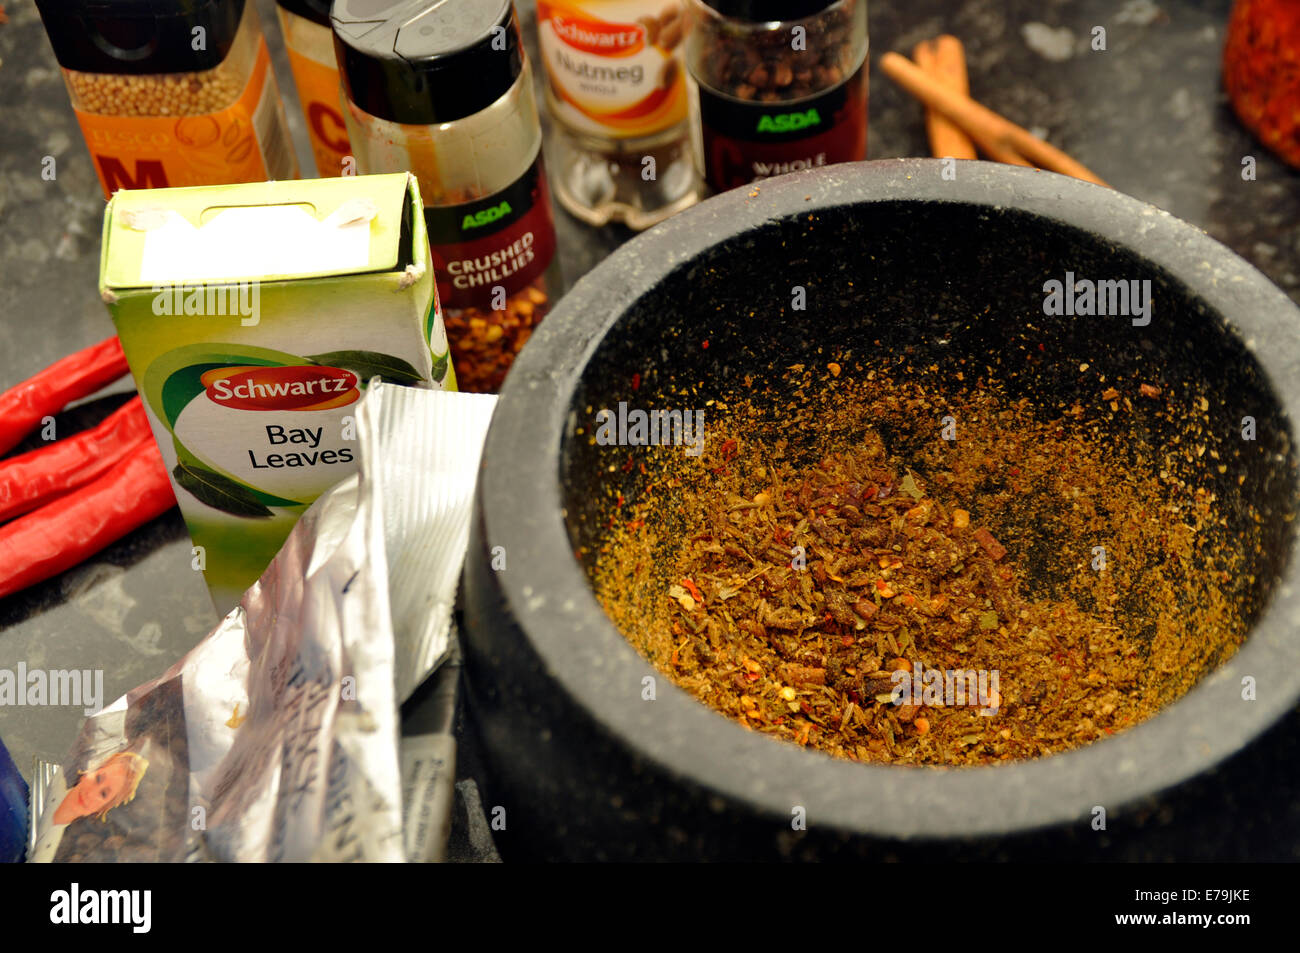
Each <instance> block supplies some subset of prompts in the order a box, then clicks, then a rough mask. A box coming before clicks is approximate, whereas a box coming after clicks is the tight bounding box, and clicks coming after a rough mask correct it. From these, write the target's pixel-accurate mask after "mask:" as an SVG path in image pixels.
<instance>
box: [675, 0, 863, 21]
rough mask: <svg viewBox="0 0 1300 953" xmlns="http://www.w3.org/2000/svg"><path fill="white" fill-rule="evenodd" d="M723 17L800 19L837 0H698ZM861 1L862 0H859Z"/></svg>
mask: <svg viewBox="0 0 1300 953" xmlns="http://www.w3.org/2000/svg"><path fill="white" fill-rule="evenodd" d="M700 2H701V3H703V4H704V5H705V6H707V7H711V8H712V9H714V10H717V11H718V12H719V13H721V14H722V15H723V16H724V17H732V18H733V19H736V20H747V21H749V22H750V23H771V22H774V21H778V20H802V19H804V18H805V17H813V16H816V15H817V14H819V13H821V12H822V11H823V10H825V9H826V8H827V7H832V6H834V5H835V3H836V2H837V0H700ZM859 2H862V0H859Z"/></svg>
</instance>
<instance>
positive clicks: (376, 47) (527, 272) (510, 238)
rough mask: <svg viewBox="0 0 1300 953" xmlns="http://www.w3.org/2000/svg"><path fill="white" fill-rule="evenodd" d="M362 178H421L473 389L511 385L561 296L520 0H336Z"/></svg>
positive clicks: (437, 262) (460, 353)
mask: <svg viewBox="0 0 1300 953" xmlns="http://www.w3.org/2000/svg"><path fill="white" fill-rule="evenodd" d="M331 19H332V21H333V26H334V42H335V50H336V54H337V57H338V62H339V72H340V76H341V78H342V82H343V89H344V93H345V96H344V101H343V108H344V121H345V122H346V123H347V128H348V137H349V139H350V140H351V144H352V149H353V152H354V153H355V156H356V160H357V171H358V172H361V173H370V172H396V171H405V170H408V169H409V170H410V171H411V172H413V173H415V176H416V178H417V179H418V180H419V182H420V194H421V197H422V199H423V201H424V205H425V208H424V218H425V225H426V227H427V228H428V232H429V246H430V254H431V257H432V259H433V265H434V269H435V272H436V275H437V285H438V295H439V298H440V300H441V304H442V309H443V320H444V324H445V326H446V329H447V337H448V339H449V340H450V343H451V352H452V363H453V366H454V367H455V370H456V380H457V383H458V385H459V386H460V389H461V390H467V391H478V392H490V391H495V390H497V389H499V388H500V386H501V382H502V381H503V380H504V379H505V376H506V372H507V371H508V370H509V369H510V365H511V364H512V363H513V362H514V359H515V355H517V354H518V353H519V351H520V349H522V348H523V346H524V344H526V343H527V341H528V338H529V337H530V336H531V335H532V332H533V328H534V327H535V326H536V325H537V323H538V322H539V321H541V319H542V318H543V317H544V316H545V314H546V312H547V310H548V308H549V305H550V299H551V294H552V293H553V292H554V291H557V290H558V277H559V276H558V260H557V259H556V256H555V223H554V220H553V219H552V217H551V207H550V199H549V195H548V190H547V185H546V174H545V170H544V169H543V165H542V130H541V124H540V122H539V121H538V116H537V103H536V100H535V98H534V95H533V80H532V71H531V70H530V68H529V64H528V61H527V59H526V58H525V56H524V48H523V42H522V39H521V37H520V33H519V24H518V21H517V19H516V17H515V12H514V7H513V6H512V4H511V3H510V0H388V2H385V0H335V2H334V5H333V8H332V10H331Z"/></svg>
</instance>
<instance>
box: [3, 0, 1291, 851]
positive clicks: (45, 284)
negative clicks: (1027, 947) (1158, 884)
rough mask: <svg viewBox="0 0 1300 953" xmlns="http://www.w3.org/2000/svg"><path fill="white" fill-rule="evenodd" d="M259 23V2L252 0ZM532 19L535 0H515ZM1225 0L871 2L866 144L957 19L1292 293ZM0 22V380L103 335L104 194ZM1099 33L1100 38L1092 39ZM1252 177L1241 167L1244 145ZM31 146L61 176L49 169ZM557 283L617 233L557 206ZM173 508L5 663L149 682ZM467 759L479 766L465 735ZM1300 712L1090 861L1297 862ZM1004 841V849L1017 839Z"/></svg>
mask: <svg viewBox="0 0 1300 953" xmlns="http://www.w3.org/2000/svg"><path fill="white" fill-rule="evenodd" d="M258 6H259V8H260V9H261V10H262V12H263V21H264V24H271V23H272V22H273V19H274V18H273V14H272V13H271V3H270V2H269V0H258ZM519 6H520V11H521V13H522V14H523V17H524V22H525V32H526V34H527V35H529V36H530V38H531V36H532V33H533V16H532V12H531V7H532V4H531V3H530V2H528V0H523V2H522V3H520V4H519ZM1229 7H1230V0H1158V2H1153V0H911V2H909V3H906V4H893V3H886V2H879V0H877V2H873V3H872V4H871V9H870V28H871V46H872V63H873V69H872V74H871V106H870V146H869V149H870V156H871V157H872V158H881V157H888V156H906V155H925V154H927V152H928V150H927V145H926V140H925V137H924V128H923V124H922V111H921V108H920V106H918V104H917V103H916V102H915V101H913V100H912V99H911V98H910V97H909V96H907V95H906V94H905V93H903V92H901V91H900V90H899V89H898V88H897V87H896V86H894V85H893V84H892V83H891V82H890V81H889V80H887V79H886V78H884V77H883V76H882V75H881V74H880V73H879V71H878V70H877V69H875V68H874V64H875V61H876V59H877V58H878V56H879V54H880V53H882V52H884V51H886V50H891V49H893V50H899V51H901V52H910V50H911V48H912V46H913V45H914V44H915V43H916V42H917V41H919V40H921V39H924V38H926V37H929V36H932V35H934V34H936V33H939V32H945V31H946V32H951V33H955V34H957V35H958V36H960V37H961V38H962V39H963V40H964V41H965V43H966V46H967V54H968V57H969V69H970V76H971V87H972V93H973V95H975V96H976V97H977V98H978V99H980V100H981V101H982V102H984V103H985V104H987V105H988V106H990V107H992V108H993V109H995V110H997V111H999V112H1001V113H1003V114H1004V115H1006V116H1007V117H1009V118H1011V119H1012V120H1013V121H1015V122H1018V123H1020V124H1021V125H1023V126H1026V127H1027V128H1029V129H1031V130H1033V131H1035V132H1036V133H1038V134H1039V135H1043V136H1045V137H1046V138H1048V139H1049V140H1050V141H1051V142H1053V143H1054V144H1056V145H1058V146H1060V147H1062V148H1063V149H1065V150H1066V151H1068V152H1069V153H1071V154H1072V155H1073V156H1074V157H1076V158H1077V159H1079V160H1080V161H1081V162H1083V163H1084V164H1085V165H1087V166H1089V167H1090V168H1092V169H1093V170H1094V171H1096V172H1097V173H1098V174H1099V175H1101V176H1102V177H1103V178H1105V179H1106V180H1107V181H1109V182H1110V183H1111V184H1112V185H1113V186H1114V187H1116V188H1118V189H1120V190H1122V191H1125V192H1128V193H1131V194H1133V195H1135V196H1137V197H1139V198H1142V199H1145V200H1147V201H1149V202H1152V203H1154V204H1156V205H1158V206H1160V207H1162V208H1164V209H1167V210H1168V211H1170V212H1172V213H1173V214H1175V215H1177V216H1179V217H1181V218H1184V219H1186V220H1187V221H1190V222H1192V223H1194V224H1196V225H1198V226H1200V227H1201V228H1203V229H1205V230H1206V231H1207V232H1208V233H1209V234H1210V235H1212V236H1214V237H1215V238H1217V239H1219V240H1220V241H1222V242H1224V243H1225V244H1227V245H1228V246H1229V247H1231V248H1232V249H1233V250H1235V251H1236V252H1238V253H1239V254H1241V255H1242V256H1244V257H1245V258H1246V259H1247V260H1249V261H1251V262H1252V263H1254V264H1255V265H1256V266H1258V267H1259V268H1260V269H1261V270H1262V271H1263V272H1264V273H1265V274H1266V275H1268V276H1269V277H1270V278H1271V279H1272V280H1273V281H1275V282H1277V283H1278V284H1279V285H1280V286H1281V287H1282V288H1283V289H1285V290H1286V291H1287V292H1288V293H1289V294H1290V295H1291V296H1292V297H1293V298H1295V299H1296V300H1297V301H1300V173H1297V172H1295V171H1292V170H1289V169H1288V168H1287V167H1285V166H1284V165H1282V164H1281V163H1280V162H1279V161H1277V160H1276V159H1275V158H1273V157H1272V156H1271V155H1269V154H1268V153H1267V152H1266V151H1264V150H1263V148H1262V147H1261V146H1259V145H1258V144H1257V143H1256V142H1255V141H1254V140H1253V139H1252V138H1251V137H1250V136H1249V135H1248V134H1247V133H1246V132H1245V131H1244V130H1243V129H1242V128H1241V127H1240V126H1239V125H1238V124H1237V122H1236V120H1235V119H1234V117H1233V115H1232V113H1231V110H1230V109H1229V108H1228V105H1227V102H1226V99H1225V97H1224V95H1223V92H1222V89H1221V84H1220V78H1219V58H1220V53H1221V49H1222V44H1223V33H1224V24H1225V22H1226V19H1227V15H1228V10H1229ZM5 8H6V9H7V10H8V20H9V22H8V23H7V24H4V25H0V387H6V386H10V385H12V384H13V383H16V382H17V381H18V380H20V379H22V378H24V377H26V376H28V375H29V374H31V373H33V372H35V371H36V370H39V369H40V368H42V367H44V366H46V365H47V364H49V363H51V362H53V361H54V360H56V359H57V358H59V357H61V356H63V355H64V354H66V353H68V352H70V351H73V350H75V349H77V348H80V347H83V346H85V345H87V344H90V343H92V342H94V341H97V340H100V339H102V338H104V337H106V336H107V335H108V334H110V333H111V331H112V325H111V323H110V322H109V318H108V314H107V312H106V310H105V309H104V306H103V304H102V303H101V302H100V300H99V297H98V295H97V293H96V276H97V266H98V261H99V233H100V226H101V217H102V210H103V200H102V197H101V194H100V190H99V185H98V182H97V181H96V178H95V175H94V172H93V170H92V168H91V165H90V160H89V157H88V155H87V153H86V149H85V147H84V145H83V143H82V140H81V136H80V132H79V130H78V127H77V124H76V121H75V118H74V116H73V113H72V110H71V107H70V106H69V103H68V98H67V95H66V92H65V89H64V86H63V83H62V80H61V78H60V75H59V72H58V70H57V67H56V64H55V60H54V56H53V54H52V52H51V50H50V47H49V44H48V42H47V41H46V38H45V36H44V34H43V31H42V29H41V25H40V22H39V19H38V17H37V14H36V11H35V8H34V6H33V5H32V3H31V2H29V0H17V2H14V0H10V2H8V3H6V4H5ZM1095 26H1104V27H1105V28H1106V31H1107V47H1108V49H1107V50H1106V51H1104V52H1098V51H1093V50H1092V49H1091V48H1090V43H1089V40H1090V38H1091V32H1092V29H1093V28H1094V27H1095ZM268 32H269V33H270V40H271V45H272V50H273V55H274V58H275V67H276V73H277V76H278V78H279V82H280V88H281V90H282V92H283V93H284V94H285V98H286V100H287V101H288V105H289V114H290V123H291V126H292V127H293V132H294V135H295V139H296V143H297V147H298V152H299V157H300V162H301V163H302V164H303V166H304V167H305V168H310V167H311V165H310V158H309V154H308V152H307V150H306V138H305V134H304V131H303V125H302V118H301V114H300V113H299V112H298V111H297V100H296V95H295V94H294V92H293V88H292V84H291V82H290V81H289V74H288V68H287V63H286V61H285V59H284V56H283V50H282V48H281V44H280V41H279V36H278V31H277V30H275V28H274V27H273V26H272V27H269V30H268ZM1248 155H1250V156H1255V157H1256V158H1257V160H1258V173H1257V178H1256V180H1255V181H1243V180H1242V177H1241V174H1240V172H1241V164H1242V159H1243V157H1244V156H1248ZM46 156H53V157H54V160H55V168H56V176H55V178H54V179H53V180H52V181H46V180H45V179H43V178H42V175H41V172H42V163H43V159H44V158H45V157H46ZM557 220H558V226H559V239H560V256H561V262H562V266H563V269H564V273H565V278H566V280H567V281H568V282H569V283H572V281H574V280H575V279H576V278H578V277H580V276H581V275H582V274H583V273H585V272H586V271H587V270H589V269H590V268H591V267H592V266H594V265H595V264H596V263H597V262H598V261H600V260H601V259H602V258H603V257H604V256H605V255H607V254H608V253H609V252H610V251H611V250H613V249H614V248H615V247H617V246H618V245H619V244H620V243H621V242H622V241H624V240H625V239H626V238H627V237H628V235H629V233H627V232H626V231H625V230H623V229H619V228H607V229H591V228H588V227H586V226H583V225H580V224H579V223H577V222H576V221H574V220H573V219H571V218H569V217H568V216H567V215H565V214H564V213H563V212H560V211H558V210H557ZM128 391H129V385H127V384H126V383H123V384H119V385H118V386H117V387H115V388H113V389H112V393H111V394H110V395H109V396H106V397H100V398H97V399H94V400H92V401H90V402H87V403H86V404H84V405H82V406H80V407H78V408H74V409H73V410H71V411H69V412H67V413H65V414H63V415H61V416H60V417H59V418H58V426H59V427H60V428H61V432H68V433H70V432H72V430H74V429H76V428H78V427H81V426H85V425H87V424H88V423H92V422H94V421H96V420H98V419H100V418H101V417H102V416H103V415H104V414H105V413H107V412H108V411H109V410H111V409H112V408H113V407H115V406H117V404H119V403H120V402H121V401H122V399H123V398H122V396H121V395H122V394H125V393H127V392H128ZM215 621H216V617H215V613H214V611H213V609H212V607H211V604H210V603H209V601H208V597H207V592H206V589H205V587H204V585H203V582H202V580H201V578H200V577H199V576H198V574H197V573H195V572H194V571H192V570H191V568H190V549H189V541H188V537H187V536H186V534H185V530H184V526H183V524H182V523H181V520H180V517H179V515H177V513H176V512H175V511H173V512H172V513H170V514H168V515H166V516H164V517H162V518H160V519H157V520H155V521H154V522H152V523H151V524H149V525H148V526H146V527H144V528H142V529H140V530H138V531H137V532H135V533H132V534H131V535H130V536H128V537H127V538H126V539H124V540H122V541H120V542H119V543H117V544H116V545H114V546H112V547H110V548H109V549H108V550H106V551H104V552H103V553H101V554H99V555H98V556H96V557H95V558H94V559H92V560H90V561H89V562H87V563H86V564H84V565H82V566H80V567H78V568H76V569H74V570H72V571H70V572H67V573H65V574H63V575H62V576H60V577H58V578H56V579H53V580H50V581H48V582H46V583H43V584H41V585H38V586H36V587H33V588H32V589H30V590H28V591H27V592H25V593H21V594H19V595H16V596H13V597H10V598H8V599H2V600H0V669H10V670H14V669H16V668H17V666H18V664H19V663H20V662H23V663H25V664H26V665H27V666H28V667H29V668H47V669H85V668H91V669H102V670H103V673H104V696H105V697H104V699H103V701H104V703H108V702H109V701H111V700H112V699H114V698H116V697H117V696H118V695H120V694H122V693H124V692H126V691H128V690H129V689H131V688H133V687H135V686H136V685H138V684H140V683H141V682H143V681H145V680H147V679H149V678H152V677H154V676H156V675H158V674H160V673H161V672H162V671H164V670H165V669H166V668H167V667H168V666H170V665H171V664H172V663H173V662H174V661H176V659H178V658H179V657H180V656H181V655H182V654H184V653H185V652H186V651H187V650H189V649H190V648H191V647H192V646H193V645H194V644H195V643H196V642H197V641H198V640H199V639H200V638H201V637H202V636H203V635H204V634H205V633H206V632H207V631H208V630H209V629H210V627H211V626H212V625H213V624H214V623H215ZM81 720H82V715H81V711H80V709H79V708H15V707H8V708H3V709H0V738H3V740H4V743H5V745H6V746H7V747H8V748H9V750H10V752H11V753H12V755H13V757H14V759H15V761H16V762H17V764H18V765H19V767H20V768H21V769H22V770H24V771H25V772H26V771H29V770H30V765H31V763H32V759H33V757H35V756H43V757H46V758H50V759H52V760H59V759H61V758H62V756H63V755H64V754H65V753H66V752H67V750H68V748H69V746H70V744H71V742H72V740H73V738H74V736H75V734H76V731H77V728H78V726H79V724H80V722H81ZM466 741H467V742H470V743H469V744H466V745H464V746H463V747H465V748H466V749H467V750H465V751H464V753H463V757H462V773H463V774H471V775H472V774H473V773H474V771H475V770H476V762H475V759H474V757H473V750H472V742H471V741H470V739H466ZM1297 764H1300V711H1297V712H1294V713H1292V715H1291V716H1289V717H1288V718H1287V719H1285V720H1284V721H1283V723H1282V724H1280V725H1279V726H1277V727H1276V728H1275V729H1273V730H1272V731H1271V732H1270V733H1269V734H1268V735H1267V736H1266V737H1265V738H1264V739H1262V740H1261V741H1260V742H1259V743H1257V744H1256V745H1254V746H1253V747H1252V748H1251V749H1249V750H1248V751H1246V752H1245V753H1243V754H1242V755H1240V756H1238V757H1237V758H1236V759H1234V760H1233V761H1232V762H1231V763H1230V764H1229V765H1228V766H1226V768H1225V769H1224V770H1221V771H1220V772H1218V773H1217V774H1216V775H1215V776H1214V777H1209V778H1202V779H1199V780H1198V781H1196V782H1194V783H1192V784H1191V785H1189V786H1187V787H1186V788H1185V789H1184V790H1183V791H1182V792H1181V793H1180V794H1179V795H1178V796H1177V797H1175V798H1174V799H1171V800H1170V801H1168V802H1167V803H1165V805H1164V806H1163V807H1162V808H1161V812H1160V814H1159V815H1158V816H1156V817H1153V818H1151V819H1150V822H1149V823H1148V824H1146V825H1145V826H1144V827H1143V828H1142V830H1140V831H1138V832H1136V833H1133V834H1131V835H1127V836H1126V835H1122V834H1120V833H1118V832H1116V833H1115V835H1114V836H1113V837H1111V838H1110V839H1109V840H1108V841H1106V843H1105V844H1103V845H1102V847H1101V848H1098V849H1097V850H1094V851H1093V852H1092V856H1100V857H1111V858H1114V859H1198V860H1205V859H1223V860H1233V859H1274V860H1282V859H1291V860H1295V859H1300V769H1297V767H1296V765H1297ZM1012 853H1014V854H1018V853H1019V852H1014V851H1013V852H1012Z"/></svg>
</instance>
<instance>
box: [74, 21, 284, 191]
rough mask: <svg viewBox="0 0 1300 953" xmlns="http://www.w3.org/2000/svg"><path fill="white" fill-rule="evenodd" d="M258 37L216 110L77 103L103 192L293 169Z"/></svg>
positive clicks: (244, 178)
mask: <svg viewBox="0 0 1300 953" xmlns="http://www.w3.org/2000/svg"><path fill="white" fill-rule="evenodd" d="M258 42H259V47H258V51H257V59H256V61H255V63H254V65H253V69H252V72H251V73H250V75H249V78H248V83H247V85H246V86H245V87H244V91H243V92H242V93H241V94H240V96H239V98H238V99H237V100H235V102H234V103H233V104H232V105H230V106H228V107H227V108H225V109H223V110H220V111H219V112H214V113H202V114H198V115H180V116H116V115H108V114H101V113H92V112H83V111H82V110H76V113H77V122H79V123H80V124H81V133H82V135H83V136H84V137H85V139H86V146H87V148H88V149H89V150H90V156H91V159H92V160H93V161H94V163H95V171H96V172H97V173H98V174H99V182H100V185H102V186H103V189H104V196H105V197H106V198H107V197H109V196H111V195H112V194H113V192H115V191H117V190H118V189H153V188H168V187H174V186H187V185H225V184H229V183H235V182H260V181H262V180H264V179H267V178H293V177H296V176H297V163H296V161H295V160H294V157H293V146H292V143H290V142H289V141H288V138H287V135H288V134H287V131H286V130H285V128H284V122H283V119H282V118H281V113H280V104H279V96H278V91H277V90H276V87H275V78H274V76H273V75H272V73H271V57H270V54H269V52H268V51H267V47H266V41H265V40H259V41H258ZM115 78H117V77H115ZM196 82H198V80H197V79H196ZM183 107H184V104H183V103H182V104H181V105H180V108H182V109H183Z"/></svg>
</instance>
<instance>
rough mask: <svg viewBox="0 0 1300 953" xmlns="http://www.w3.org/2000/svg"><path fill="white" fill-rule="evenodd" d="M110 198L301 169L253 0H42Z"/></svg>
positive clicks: (289, 175)
mask: <svg viewBox="0 0 1300 953" xmlns="http://www.w3.org/2000/svg"><path fill="white" fill-rule="evenodd" d="M36 6H37V8H38V9H39V10H40V14H41V20H42V21H43V22H44V24H45V32H46V34H47V35H48V36H49V38H50V45H51V46H52V47H53V48H54V56H55V58H56V59H57V60H58V62H59V66H60V67H61V69H62V71H63V78H64V81H65V83H66V84H67V87H68V93H69V96H70V97H71V99H72V107H73V109H74V110H75V112H76V114H77V122H78V123H79V124H80V125H81V132H82V135H83V136H84V137H85V140H86V146H87V148H88V149H89V150H90V155H91V159H92V160H93V162H94V165H95V171H96V172H97V173H98V175H99V181H100V184H101V185H102V186H103V188H104V195H105V197H107V196H110V195H111V194H112V193H113V192H115V191H116V190H117V189H145V188H165V187H169V186H187V185H226V184H230V183H234V182H260V181H262V180H264V179H293V178H297V177H298V162H297V159H296V158H295V157H294V153H293V143H292V140H291V139H290V137H289V127H288V124H287V123H286V122H285V117H284V104H283V103H282V102H281V100H280V91H279V88H278V87H277V86H276V83H275V74H274V72H273V71H272V69H271V57H270V54H269V52H268V50H267V46H266V39H265V37H264V36H263V35H262V28H261V24H260V22H259V21H258V18H257V11H256V10H255V9H254V6H253V4H252V3H251V2H247V0H116V2H113V3H105V2H103V0H37V4H36Z"/></svg>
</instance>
